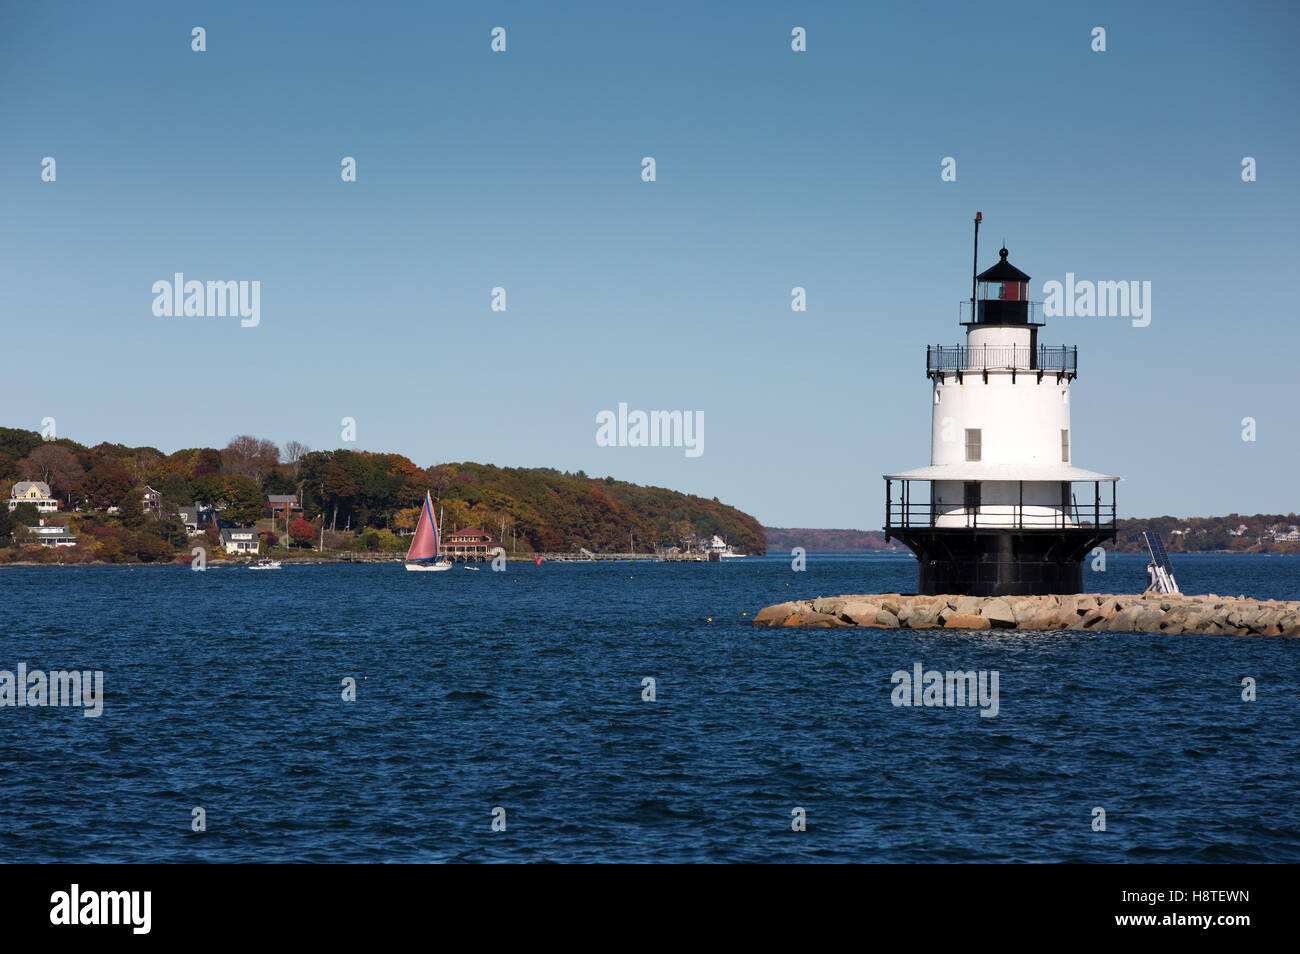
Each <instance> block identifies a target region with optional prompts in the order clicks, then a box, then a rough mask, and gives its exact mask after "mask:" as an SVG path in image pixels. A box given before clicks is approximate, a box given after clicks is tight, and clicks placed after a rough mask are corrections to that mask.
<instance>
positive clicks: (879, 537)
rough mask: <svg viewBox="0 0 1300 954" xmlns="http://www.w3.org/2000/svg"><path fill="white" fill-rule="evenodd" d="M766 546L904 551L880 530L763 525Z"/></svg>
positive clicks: (843, 550) (785, 548) (774, 548)
mask: <svg viewBox="0 0 1300 954" xmlns="http://www.w3.org/2000/svg"><path fill="white" fill-rule="evenodd" d="M763 532H764V533H766V534H767V545H768V546H769V547H770V548H771V549H773V550H790V549H793V548H794V547H803V548H804V549H805V550H814V551H815V550H820V551H825V552H831V553H839V552H845V553H855V552H859V551H862V550H906V549H907V548H906V547H904V546H902V545H901V544H899V543H897V542H891V543H886V542H885V535H884V533H883V532H881V531H879V530H811V529H805V528H792V527H764V528H763Z"/></svg>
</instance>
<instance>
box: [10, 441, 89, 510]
mask: <svg viewBox="0 0 1300 954" xmlns="http://www.w3.org/2000/svg"><path fill="white" fill-rule="evenodd" d="M18 472H19V474H21V475H22V477H23V479H24V480H40V481H44V482H45V483H47V484H49V485H50V488H51V490H52V492H53V493H54V496H56V497H61V498H63V499H64V501H65V502H67V503H71V501H72V494H73V491H74V490H76V487H77V483H78V481H80V480H81V478H82V477H83V476H85V472H84V471H83V470H82V469H81V464H80V463H79V462H78V461H77V455H76V454H74V453H72V451H70V450H68V449H67V448H66V447H60V446H59V445H58V444H42V445H41V446H40V447H38V448H36V449H35V450H34V451H32V452H31V453H30V454H28V455H27V456H26V457H24V458H23V459H22V460H20V461H19V462H18Z"/></svg>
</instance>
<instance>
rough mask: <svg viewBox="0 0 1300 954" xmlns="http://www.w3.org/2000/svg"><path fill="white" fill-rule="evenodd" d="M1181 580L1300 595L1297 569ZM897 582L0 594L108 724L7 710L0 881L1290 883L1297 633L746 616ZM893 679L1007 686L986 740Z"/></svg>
mask: <svg viewBox="0 0 1300 954" xmlns="http://www.w3.org/2000/svg"><path fill="white" fill-rule="evenodd" d="M1175 565H1176V569H1177V571H1178V576H1179V580H1180V582H1181V583H1182V584H1183V588H1184V589H1185V590H1186V591H1188V592H1207V591H1212V592H1216V593H1220V594H1223V595H1236V594H1239V593H1245V594H1247V595H1253V596H1259V597H1265V598H1268V597H1272V598H1279V599H1282V598H1285V599H1300V558H1295V557H1277V556H1273V557H1267V556H1187V557H1177V556H1176V557H1175ZM1144 567H1145V561H1144V560H1142V559H1141V558H1139V557H1135V556H1132V557H1131V556H1112V557H1111V558H1110V564H1109V567H1108V571H1107V572H1106V573H1105V574H1092V573H1090V574H1089V575H1088V584H1087V585H1088V588H1089V589H1091V590H1094V591H1104V592H1133V591H1135V590H1140V589H1141V587H1142V585H1143V584H1144V581H1145V573H1144ZM915 579H916V568H915V562H914V561H913V560H912V559H911V558H910V557H900V556H892V555H886V556H876V557H857V558H843V557H838V558H837V557H818V556H817V555H815V554H813V555H810V556H809V560H808V570H807V572H804V573H794V572H791V568H790V562H789V560H788V559H783V558H767V559H761V560H754V559H747V560H741V561H733V562H729V563H724V564H721V565H717V564H628V563H622V564H594V565H593V564H572V565H560V564H546V565H543V566H541V567H537V566H533V565H531V564H520V565H515V564H512V565H511V566H510V568H509V570H508V571H507V572H505V573H493V572H491V571H489V570H487V569H484V570H482V571H481V572H477V573H473V572H466V571H464V570H463V569H459V568H458V569H455V570H453V571H451V572H449V573H440V574H415V573H406V572H404V571H403V570H402V568H401V566H400V565H397V564H390V565H372V566H288V567H286V568H284V569H283V570H281V571H279V572H272V573H250V572H248V571H247V570H245V569H242V568H225V567H213V568H210V569H209V570H208V571H206V572H204V573H194V572H191V571H190V570H189V569H188V568H186V567H158V568H133V569H128V568H117V567H72V568H60V567H10V568H5V569H0V669H8V670H14V669H16V667H17V665H18V663H24V662H25V663H26V664H27V665H28V667H29V668H31V669H38V668H40V669H71V668H76V669H99V670H103V672H104V680H105V702H104V712H103V714H102V716H100V717H99V718H85V717H84V716H83V715H82V714H81V712H80V711H79V710H74V709H57V708H0V765H2V766H3V785H0V860H3V861H158V860H165V861H201V860H211V861H451V860H472V861H616V860H619V861H656V860H664V861H785V862H794V861H817V860H833V861H1011V860H1030V861H1058V860H1077V861H1101V862H1110V861H1220V862H1222V861H1300V809H1297V803H1298V800H1297V798H1296V792H1297V789H1298V785H1297V783H1298V782H1300V767H1298V766H1300V760H1298V759H1297V756H1298V755H1300V705H1297V700H1298V699H1300V675H1298V670H1300V640H1294V639H1281V638H1272V639H1270V638H1238V637H1211V636H1154V635H1139V634H1118V633H1096V634H1092V633H1077V632H1069V633H1066V632H1055V633H1035V634H1025V633H1015V632H1006V633H997V632H993V633H980V634H958V633H951V632H944V631H940V630H925V631H918V632H909V631H906V630H902V631H886V630H875V629H864V630H854V629H837V630H799V629H769V628H765V627H763V628H758V627H754V626H752V625H751V624H750V622H749V618H750V617H752V615H753V613H754V611H755V610H757V609H759V608H761V607H762V606H765V605H767V604H769V603H774V602H778V601H780V600H783V599H795V598H807V597H811V596H817V595H838V594H842V593H870V592H882V591H889V590H900V589H901V590H903V591H904V592H906V591H907V590H909V589H910V588H912V587H914V585H915ZM746 613H748V614H749V616H746V615H744V614H746ZM917 662H920V663H922V664H923V665H924V667H925V668H926V669H939V670H947V669H963V670H969V669H985V670H997V671H998V673H999V688H1000V709H999V713H998V715H997V716H996V717H994V718H981V717H980V716H979V710H978V709H977V708H903V707H897V708H896V707H894V706H893V705H892V704H891V695H890V692H891V689H892V684H891V680H890V677H891V674H892V673H893V672H895V671H896V670H900V669H901V670H909V671H910V670H911V668H912V666H913V664H914V663H917ZM349 676H350V677H354V678H355V679H356V681H357V699H356V701H355V702H344V701H343V700H342V699H341V692H342V687H341V680H343V679H344V677H349ZM644 677H652V678H654V679H655V680H656V693H657V699H656V701H654V702H644V701H642V697H641V696H642V679H643V678H644ZM1244 677H1251V678H1253V679H1254V680H1256V683H1257V685H1258V690H1257V691H1258V699H1257V701H1254V702H1244V701H1242V697H1241V696H1242V679H1243V678H1244ZM196 806H201V807H203V808H204V809H205V811H206V815H207V828H208V830H207V831H206V832H204V833H202V834H196V833H194V832H192V831H191V830H190V823H191V810H192V809H193V808H194V807H196ZM497 806H500V807H502V808H504V809H505V816H506V830H505V831H503V832H494V831H492V829H491V822H492V814H491V813H492V810H493V809H494V808H495V807H497ZM796 806H797V807H801V808H804V809H805V810H806V812H807V826H808V827H807V831H804V832H795V831H792V830H791V809H792V808H794V807H796ZM1095 807H1102V808H1104V809H1105V811H1106V831H1105V832H1094V831H1093V830H1092V828H1091V824H1092V818H1093V809H1094V808H1095Z"/></svg>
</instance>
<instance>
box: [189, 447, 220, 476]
mask: <svg viewBox="0 0 1300 954" xmlns="http://www.w3.org/2000/svg"><path fill="white" fill-rule="evenodd" d="M221 465H222V461H221V451H219V450H214V449H213V448H211V447H203V448H200V449H199V453H198V456H197V457H196V458H195V459H194V470H192V471H191V472H190V476H191V477H202V476H204V475H206V474H219V473H221Z"/></svg>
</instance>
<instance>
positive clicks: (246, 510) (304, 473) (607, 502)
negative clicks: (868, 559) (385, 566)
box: [0, 428, 766, 562]
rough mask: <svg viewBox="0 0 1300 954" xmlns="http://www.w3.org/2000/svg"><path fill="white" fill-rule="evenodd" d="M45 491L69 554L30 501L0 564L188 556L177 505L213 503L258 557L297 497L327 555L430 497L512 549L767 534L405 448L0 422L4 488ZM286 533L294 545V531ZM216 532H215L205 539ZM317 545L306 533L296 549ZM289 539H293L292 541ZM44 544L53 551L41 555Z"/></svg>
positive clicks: (710, 511)
mask: <svg viewBox="0 0 1300 954" xmlns="http://www.w3.org/2000/svg"><path fill="white" fill-rule="evenodd" d="M23 480H35V481H43V482H44V483H46V484H48V485H49V487H50V489H51V492H52V495H53V497H54V498H55V499H56V500H57V502H58V511H57V512H54V513H47V514H41V515H40V516H41V517H43V518H44V519H45V520H46V523H47V524H48V523H56V524H66V525H67V526H68V527H69V529H70V530H72V531H73V532H74V533H75V534H76V535H77V539H78V541H79V542H78V544H77V546H76V547H66V548H65V547H60V548H57V549H58V553H53V552H47V553H43V554H41V553H39V549H40V548H35V547H33V545H32V541H31V540H30V539H27V538H28V537H29V536H30V535H29V534H26V533H25V532H24V529H23V528H24V527H25V526H28V525H32V524H34V523H35V522H36V519H37V516H38V515H37V513H36V510H35V508H33V507H32V505H31V504H24V505H22V506H21V507H19V508H18V510H17V511H15V512H14V513H13V514H11V513H10V512H9V510H8V508H7V506H6V504H5V503H3V502H0V549H4V550H6V551H8V552H7V553H5V554H0V562H3V561H4V560H6V559H7V560H13V559H18V558H20V557H18V556H16V555H15V553H14V552H13V550H16V549H21V550H23V555H22V556H21V559H28V558H33V559H34V558H37V557H38V556H39V558H40V559H42V560H46V561H50V562H54V561H57V562H80V561H84V560H86V559H95V560H100V559H103V560H112V561H117V560H128V561H130V560H144V561H150V562H153V561H159V560H169V559H181V558H182V557H183V558H184V559H185V560H188V559H189V548H190V538H189V537H187V535H186V532H185V528H184V526H183V525H182V524H181V522H180V521H179V519H178V518H177V512H178V508H180V507H184V506H188V505H191V504H193V503H195V502H200V503H203V504H208V505H212V506H219V507H220V508H221V510H220V513H219V516H220V518H221V520H222V522H223V525H224V524H225V523H227V522H229V523H230V524H239V525H245V526H247V525H259V529H263V526H264V528H265V532H264V533H263V535H262V538H263V543H264V549H269V548H272V547H275V546H277V545H280V538H279V537H278V536H277V533H276V531H277V529H279V532H280V533H283V528H277V527H274V526H272V524H271V521H270V512H269V510H268V505H267V499H266V498H267V495H271V494H283V495H296V496H298V497H299V498H300V500H301V502H302V507H303V515H302V516H303V517H304V518H305V519H306V521H308V522H310V523H311V525H312V527H313V528H314V530H315V532H316V533H317V534H319V532H320V531H321V530H324V531H325V532H324V535H323V536H324V540H325V545H326V547H327V548H330V549H348V548H351V547H353V546H355V547H357V548H372V549H373V548H374V546H373V545H372V544H373V541H374V538H375V536H376V533H377V532H379V531H390V533H389V534H384V535H383V536H384V537H385V538H387V537H388V536H390V535H391V532H396V531H402V530H407V531H409V530H412V529H414V527H415V523H416V520H417V519H418V517H419V513H420V506H421V502H422V501H423V499H424V495H425V492H426V491H428V492H430V493H431V494H432V496H433V500H434V503H435V507H436V508H437V510H438V511H439V512H440V513H442V514H443V522H442V526H443V530H444V534H445V533H446V531H448V530H454V529H466V528H469V527H478V528H480V529H482V530H484V531H486V532H487V533H489V534H491V535H492V536H493V537H494V538H498V539H499V540H500V542H501V543H502V545H504V546H505V548H506V549H507V551H510V552H515V553H519V552H523V553H528V552H570V551H572V550H575V549H576V548H578V547H585V548H587V549H589V550H593V551H597V552H600V551H617V552H625V551H627V550H628V548H629V546H631V547H633V548H635V550H636V551H637V552H639V553H646V552H650V551H652V550H653V549H654V548H655V547H656V546H657V547H660V548H667V547H670V546H679V547H683V548H686V547H692V548H693V547H698V546H700V545H701V544H706V543H707V542H708V541H709V540H710V539H711V538H712V537H713V536H714V535H717V536H720V537H722V538H723V539H724V540H725V541H726V542H727V543H729V544H731V545H732V546H734V547H735V549H736V550H737V551H739V552H744V553H749V554H755V555H759V554H762V553H764V552H765V551H766V538H765V536H764V534H763V528H762V526H761V525H760V524H759V522H758V521H757V520H755V519H754V518H753V517H751V516H749V515H748V514H745V513H742V512H741V511H739V510H737V509H735V508H734V507H729V506H727V505H726V504H723V503H721V502H720V501H718V499H717V498H713V499H712V500H707V499H705V498H702V497H696V496H693V495H689V494H683V493H678V492H676V491H673V490H667V489H665V488H661V487H642V486H638V485H636V484H630V483H627V482H625V481H621V480H615V479H614V478H613V477H603V478H600V477H588V476H587V475H586V474H585V473H583V472H582V471H578V472H577V473H568V472H562V471H559V470H554V469H551V468H512V467H494V466H492V465H490V464H476V463H458V464H437V465H434V466H431V467H420V466H418V465H416V464H415V463H413V462H412V461H410V460H409V459H408V458H406V457H404V456H402V455H401V454H383V453H373V452H370V451H358V450H344V449H338V450H332V451H313V450H311V449H309V448H308V447H307V446H306V445H305V444H302V443H300V442H297V441H290V442H289V443H287V444H286V445H285V446H284V448H283V450H282V449H281V448H280V447H278V446H277V445H276V444H275V443H274V442H272V441H269V440H266V439H263V438H256V437H252V436H250V435H239V436H237V437H234V438H232V439H231V440H230V442H229V443H228V444H227V445H226V446H225V447H224V448H220V449H218V448H214V447H193V448H186V449H184V450H178V451H174V452H172V453H170V454H167V453H163V452H162V451H160V450H158V449H157V448H155V447H127V446H125V445H122V444H110V443H102V444H97V445H95V446H93V447H86V446H84V445H82V444H78V443H77V442H76V441H72V440H68V439H67V438H58V439H57V440H45V439H44V438H43V437H42V435H40V434H38V433H37V432H35V431H28V430H20V429H15V428H0V494H2V495H3V498H4V500H6V501H7V500H8V498H9V496H10V493H9V491H10V488H11V487H12V485H13V484H14V483H16V482H18V481H23ZM145 487H150V488H152V489H153V490H155V491H157V492H158V496H159V498H160V501H159V506H158V508H157V512H143V511H142V507H141V499H142V496H143V494H144V489H145ZM289 529H290V535H291V536H293V537H294V539H295V540H297V539H298V535H297V532H296V531H295V530H294V529H293V528H292V527H291V528H289ZM213 537H215V531H212V532H211V533H210V534H209V538H210V539H211V538H213ZM315 539H317V538H316V537H311V536H308V535H307V534H306V532H305V528H304V532H303V534H302V538H301V540H300V541H299V542H300V543H302V544H303V545H308V544H310V543H312V542H313V540H315ZM285 543H286V544H287V543H288V541H287V540H286V541H285ZM45 549H46V550H52V549H53V548H45Z"/></svg>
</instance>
